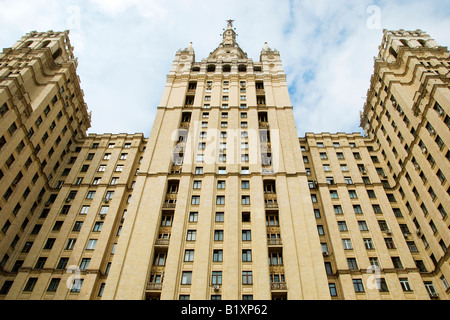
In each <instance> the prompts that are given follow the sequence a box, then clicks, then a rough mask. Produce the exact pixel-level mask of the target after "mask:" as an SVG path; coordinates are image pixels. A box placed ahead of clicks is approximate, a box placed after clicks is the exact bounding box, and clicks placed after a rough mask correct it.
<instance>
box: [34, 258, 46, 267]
mask: <svg viewBox="0 0 450 320" xmlns="http://www.w3.org/2000/svg"><path fill="white" fill-rule="evenodd" d="M46 261H47V258H46V257H39V258H38V260H37V262H36V264H35V266H34V268H35V269H42V268H44V265H45V262H46Z"/></svg>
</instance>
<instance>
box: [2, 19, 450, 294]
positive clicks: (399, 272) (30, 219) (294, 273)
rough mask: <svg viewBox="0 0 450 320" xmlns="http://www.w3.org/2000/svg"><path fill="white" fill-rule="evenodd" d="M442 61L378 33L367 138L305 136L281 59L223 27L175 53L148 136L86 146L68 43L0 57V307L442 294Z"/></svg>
mask: <svg viewBox="0 0 450 320" xmlns="http://www.w3.org/2000/svg"><path fill="white" fill-rule="evenodd" d="M448 58H449V52H448V50H447V49H446V48H444V47H440V46H438V45H437V44H436V43H435V42H434V41H433V40H432V39H431V38H430V37H429V36H428V35H426V34H425V33H423V32H422V31H420V30H418V31H414V32H407V31H403V30H400V31H395V32H394V31H385V32H384V39H383V42H382V45H381V46H380V54H379V57H378V58H377V59H376V60H375V70H374V75H373V77H372V79H371V83H370V90H369V91H368V94H367V102H366V104H365V106H364V110H363V111H362V112H361V126H362V127H363V128H364V130H365V136H362V135H361V134H359V133H352V134H348V133H335V134H331V133H320V134H317V133H307V134H306V136H305V137H301V138H298V136H297V130H296V127H295V121H294V117H293V112H292V110H293V106H292V105H291V103H290V99H289V93H288V87H287V83H286V75H285V73H284V71H283V67H282V63H281V58H280V54H279V52H278V51H277V50H275V49H271V48H270V47H269V46H268V45H267V43H266V44H265V46H264V48H263V49H262V50H261V55H260V59H259V61H253V60H252V59H250V58H248V57H247V54H246V53H245V52H243V51H242V49H241V48H240V47H239V45H238V44H237V42H236V33H235V31H234V28H233V26H232V21H231V20H230V21H228V25H227V28H226V29H225V31H224V33H223V39H222V41H221V43H220V44H219V46H218V47H217V48H216V49H215V50H214V51H212V52H211V53H210V55H209V56H208V57H207V58H204V59H202V60H201V61H200V62H198V61H196V60H195V53H194V49H193V47H192V44H189V46H188V47H187V48H185V49H182V50H181V49H180V50H179V51H178V52H177V53H176V55H175V59H174V60H173V64H172V67H171V69H170V71H169V74H168V76H167V81H166V86H165V89H164V92H163V94H162V97H161V101H160V104H159V106H158V109H157V114H156V118H155V120H154V124H153V128H152V131H151V133H150V136H149V137H148V138H145V137H144V136H143V135H142V134H89V135H86V130H87V128H88V127H89V125H90V116H89V113H88V111H87V106H86V104H85V103H84V101H83V93H82V91H81V89H80V85H79V79H78V77H77V75H76V66H77V61H76V59H75V58H74V57H73V53H72V48H71V46H70V43H69V40H68V32H52V31H49V32H46V33H37V32H32V33H29V34H27V35H26V36H24V37H23V38H22V39H21V40H20V41H19V42H18V43H16V44H15V45H14V46H13V47H12V48H10V49H4V51H3V53H2V54H1V55H0V105H1V106H2V107H1V108H2V109H1V118H0V123H1V126H0V130H1V131H0V139H1V140H0V141H1V153H0V166H1V167H0V168H1V170H2V171H1V176H0V179H1V182H2V183H1V184H0V195H1V196H2V198H1V199H0V207H1V212H0V227H2V229H1V231H0V258H1V260H0V261H1V262H0V268H1V269H0V299H15V300H19V299H90V300H93V299H105V300H112V299H136V300H139V299H165V300H177V299H180V300H181V299H196V300H205V299H207V300H209V299H228V300H241V299H260V300H267V299H291V300H297V299H310V300H317V299H350V300H354V299H448V298H449V290H450V289H449V285H448V283H447V279H449V278H450V274H449V273H450V270H449V267H448V255H449V253H448V250H447V246H448V244H449V243H450V231H449V227H448V226H449V222H448V217H447V212H449V210H450V207H449V206H450V204H449V195H448V190H449V189H448V188H449V186H448V181H447V180H446V177H448V175H449V172H450V170H449V151H448V148H447V146H449V145H450V141H448V139H449V135H448V130H449V126H450V121H449V115H448V114H449V109H450V107H449V106H450V101H449V99H450V95H449V88H448V78H447V74H448V68H449V62H448V61H449V59H448ZM400 106H401V107H400ZM424 149H425V151H424Z"/></svg>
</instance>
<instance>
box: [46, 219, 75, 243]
mask: <svg viewBox="0 0 450 320" xmlns="http://www.w3.org/2000/svg"><path fill="white" fill-rule="evenodd" d="M82 226H83V221H75V224H74V225H73V228H72V231H80V230H81V227H82ZM50 249H51V248H50Z"/></svg>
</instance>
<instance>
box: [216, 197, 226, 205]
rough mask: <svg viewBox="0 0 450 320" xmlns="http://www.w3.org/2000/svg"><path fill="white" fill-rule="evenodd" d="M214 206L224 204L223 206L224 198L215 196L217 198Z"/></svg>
mask: <svg viewBox="0 0 450 320" xmlns="http://www.w3.org/2000/svg"><path fill="white" fill-rule="evenodd" d="M216 204H218V205H224V204H225V196H217V198H216Z"/></svg>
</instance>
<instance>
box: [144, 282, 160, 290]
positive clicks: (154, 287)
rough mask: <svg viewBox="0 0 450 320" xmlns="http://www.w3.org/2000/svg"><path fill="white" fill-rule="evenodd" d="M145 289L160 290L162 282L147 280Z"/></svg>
mask: <svg viewBox="0 0 450 320" xmlns="http://www.w3.org/2000/svg"><path fill="white" fill-rule="evenodd" d="M146 289H147V290H152V291H160V290H161V289H162V283H155V282H149V283H147V288H146Z"/></svg>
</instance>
